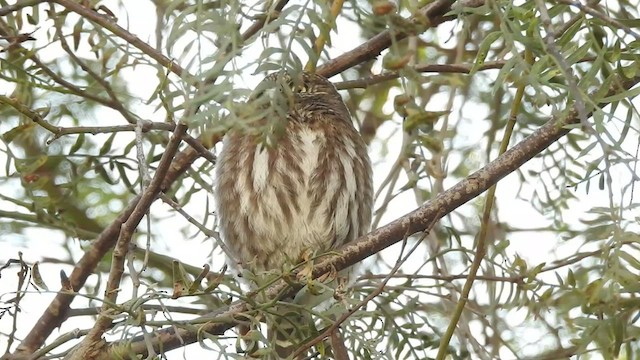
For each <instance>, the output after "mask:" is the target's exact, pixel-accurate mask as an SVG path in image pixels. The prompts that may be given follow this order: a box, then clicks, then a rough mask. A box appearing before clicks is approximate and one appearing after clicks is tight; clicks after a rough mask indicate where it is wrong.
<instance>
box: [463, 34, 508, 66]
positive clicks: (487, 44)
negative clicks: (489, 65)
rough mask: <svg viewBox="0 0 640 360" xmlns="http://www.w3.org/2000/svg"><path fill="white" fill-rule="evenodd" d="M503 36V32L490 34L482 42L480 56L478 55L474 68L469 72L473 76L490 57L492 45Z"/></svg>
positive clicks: (479, 50)
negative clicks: (488, 56)
mask: <svg viewBox="0 0 640 360" xmlns="http://www.w3.org/2000/svg"><path fill="white" fill-rule="evenodd" d="M501 36H502V32H501V31H494V32H492V33H490V34H489V35H487V36H486V37H485V38H484V40H482V42H481V43H480V47H479V48H478V54H477V55H476V61H475V62H474V64H473V67H472V68H471V71H470V72H469V74H470V75H473V74H475V73H476V71H478V69H479V68H480V66H482V64H484V61H485V59H486V58H487V55H489V50H490V48H491V45H492V44H493V43H494V42H495V41H496V40H498V39H499V38H500V37H501Z"/></svg>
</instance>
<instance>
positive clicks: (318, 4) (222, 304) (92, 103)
mask: <svg viewBox="0 0 640 360" xmlns="http://www.w3.org/2000/svg"><path fill="white" fill-rule="evenodd" d="M639 9H640V3H638V1H637V0H630V1H609V2H600V1H592V0H587V1H578V0H575V1H574V0H551V1H545V0H535V1H509V0H496V1H482V0H458V1H450V0H429V1H420V0H408V1H388V0H369V1H364V0H350V1H344V0H333V1H293V0H292V1H286V0H259V1H235V0H218V1H214V0H211V1H208V0H198V1H196V0H178V1H167V0H151V1H147V2H142V1H117V0H113V1H94V0H83V1H74V0H53V1H44V0H22V1H17V2H14V3H11V4H10V3H9V2H7V1H3V0H0V37H1V38H2V42H0V46H1V47H2V49H1V50H0V51H1V52H0V118H1V119H2V121H0V133H1V136H2V137H1V142H0V150H1V151H0V161H1V163H2V164H3V167H2V168H3V169H4V172H3V174H2V175H1V176H2V182H0V239H1V241H2V248H3V249H4V250H3V251H2V255H3V258H2V259H1V261H2V267H1V268H0V276H1V277H0V288H1V289H2V290H1V291H0V339H1V340H2V341H0V344H4V345H3V346H4V349H3V351H4V352H5V353H4V356H3V358H6V359H23V358H40V357H42V358H64V357H67V358H69V359H89V358H91V359H93V358H95V359H112V358H164V357H165V356H166V358H173V356H176V358H177V357H179V356H182V355H180V354H179V353H180V351H179V350H175V349H179V348H182V347H185V346H187V347H188V349H189V350H188V351H204V352H206V353H207V354H211V357H212V358H223V359H224V358H238V357H240V356H242V355H245V354H247V353H252V354H253V356H261V355H267V354H269V353H270V351H272V350H273V349H271V348H270V347H269V345H267V344H265V341H264V340H265V335H264V334H263V332H261V331H259V330H260V326H261V325H260V324H261V319H262V318H263V317H264V315H265V314H268V313H269V312H270V309H271V308H272V306H273V305H274V303H275V302H276V301H277V299H279V298H281V297H282V295H283V294H295V293H296V291H298V290H300V289H301V288H303V287H306V288H307V289H308V290H310V291H311V292H312V293H315V292H322V291H323V289H324V286H323V284H324V282H326V281H327V278H332V277H334V276H335V274H336V271H339V270H342V269H345V268H347V267H349V266H351V265H354V264H360V265H359V266H358V269H359V270H358V272H357V273H358V276H357V278H356V279H355V281H353V283H351V284H344V286H341V287H339V288H338V289H335V290H331V289H324V291H330V292H332V294H331V295H332V296H333V298H334V299H335V300H334V301H333V302H331V304H328V305H327V306H325V307H322V308H315V309H311V308H306V309H295V310H296V311H307V312H310V313H311V314H312V315H313V318H314V319H315V320H316V325H317V333H316V335H315V336H314V337H312V338H309V339H307V340H306V342H305V344H304V345H302V346H301V347H300V349H299V350H298V351H297V353H296V355H301V354H307V353H308V354H313V355H312V356H314V357H316V358H325V357H333V358H338V359H343V358H352V359H369V358H375V359H378V358H381V359H426V358H436V359H444V358H452V359H466V358H479V359H498V358H499V359H561V358H568V357H571V356H577V357H579V358H605V359H613V358H628V359H632V358H640V346H639V345H638V341H637V340H638V338H639V337H640V327H639V324H638V322H639V319H640V300H638V298H639V295H640V260H638V259H640V251H639V244H640V236H639V233H640V226H639V225H640V221H639V219H640V212H639V211H638V203H639V202H638V195H637V190H636V189H635V185H636V184H637V180H638V170H637V165H638V151H639V149H640V131H639V130H638V129H639V128H640V121H639V120H640V117H639V114H638V109H637V106H638V101H637V96H638V94H640V87H639V86H638V85H637V84H638V82H639V81H640V17H639V12H640V11H639ZM283 69H287V70H291V71H301V70H306V71H311V72H316V73H318V74H320V75H323V76H324V77H327V78H329V79H330V80H331V81H332V82H333V83H334V85H335V86H336V88H337V89H338V90H339V91H340V93H341V94H342V96H343V99H344V101H345V103H346V104H347V107H348V108H349V110H350V112H351V115H352V117H353V120H354V124H355V125H356V128H357V129H358V130H359V131H360V133H361V135H362V136H363V137H364V139H365V141H366V142H367V144H368V147H369V155H370V157H371V158H372V160H373V163H374V179H375V183H376V189H375V194H376V199H375V207H374V209H372V211H373V214H374V215H373V216H374V224H373V226H372V232H371V233H369V234H368V235H366V236H364V237H362V238H360V239H359V240H358V241H357V242H355V243H351V244H348V245H346V246H344V247H342V248H340V249H338V250H336V251H332V252H330V253H327V254H306V255H307V256H306V261H305V262H303V263H302V264H300V265H299V266H297V267H294V268H291V269H281V277H280V279H279V280H277V281H275V282H273V283H272V284H269V285H268V286H265V287H264V288H260V289H257V290H255V291H252V292H247V289H245V288H243V287H242V286H241V285H240V284H239V283H238V281H237V279H236V278H235V277H234V276H231V274H229V272H228V271H227V270H226V266H225V265H224V256H223V251H222V250H221V248H220V243H221V239H220V236H219V233H218V231H217V225H216V214H215V211H214V209H215V206H214V202H215V199H214V198H213V196H212V188H213V186H214V184H215V176H214V169H215V166H216V155H217V153H218V152H219V150H220V149H221V145H222V144H221V140H222V138H223V137H224V135H225V133H226V132H227V131H229V129H231V128H234V127H245V128H252V127H254V126H255V122H254V120H255V119H256V118H263V117H264V116H265V115H264V113H261V112H260V110H259V109H258V108H256V107H253V106H249V105H248V104H247V99H248V97H249V94H250V93H251V92H252V90H253V89H254V88H255V86H256V84H257V82H258V81H259V80H260V79H261V78H262V77H264V75H265V74H268V73H272V72H275V71H280V70H283ZM253 130H255V131H257V132H266V131H269V126H263V127H256V128H255V129H253ZM276 146H277V145H276ZM503 179H504V180H503ZM501 180H502V181H501ZM257 241H258V240H257ZM203 263H204V264H205V265H204V266H202V264H203ZM16 275H17V276H16ZM243 329H244V330H243ZM336 329H339V333H340V339H336V338H337V337H336V336H334V335H335V334H336V332H335V330H336ZM191 344H193V345H191ZM328 344H330V345H331V346H327V345H328ZM188 345H191V346H188ZM172 350H173V351H172Z"/></svg>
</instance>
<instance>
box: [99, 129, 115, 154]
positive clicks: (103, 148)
mask: <svg viewBox="0 0 640 360" xmlns="http://www.w3.org/2000/svg"><path fill="white" fill-rule="evenodd" d="M115 137H116V133H113V134H111V135H110V136H109V138H108V139H107V141H105V142H104V144H102V146H101V147H100V151H98V155H100V156H104V155H106V154H107V153H108V152H109V151H110V150H111V146H113V139H115Z"/></svg>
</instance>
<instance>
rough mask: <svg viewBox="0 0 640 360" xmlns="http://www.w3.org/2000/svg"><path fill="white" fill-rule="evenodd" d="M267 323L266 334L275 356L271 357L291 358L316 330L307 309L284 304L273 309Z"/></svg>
mask: <svg viewBox="0 0 640 360" xmlns="http://www.w3.org/2000/svg"><path fill="white" fill-rule="evenodd" d="M274 310H275V311H274V313H273V318H272V320H271V321H269V322H268V323H267V335H268V337H269V341H270V342H271V344H272V346H273V348H274V349H275V354H274V355H276V356H274V357H273V359H274V360H275V359H278V360H280V359H293V354H294V353H295V352H296V350H298V349H299V348H300V346H302V345H303V344H304V343H305V342H306V340H307V339H308V338H309V337H310V336H311V335H312V334H313V333H315V332H316V330H315V326H314V324H313V319H312V318H311V315H310V314H309V313H308V312H307V311H300V310H299V309H298V308H296V307H292V306H287V305H286V304H283V305H278V306H276V308H275V309H274Z"/></svg>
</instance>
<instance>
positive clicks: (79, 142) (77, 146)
mask: <svg viewBox="0 0 640 360" xmlns="http://www.w3.org/2000/svg"><path fill="white" fill-rule="evenodd" d="M84 139H85V135H84V133H80V134H78V138H77V139H76V142H75V143H74V144H73V146H72V147H71V150H69V154H70V155H73V154H75V153H76V152H77V151H78V150H80V148H81V147H82V145H83V144H84Z"/></svg>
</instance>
